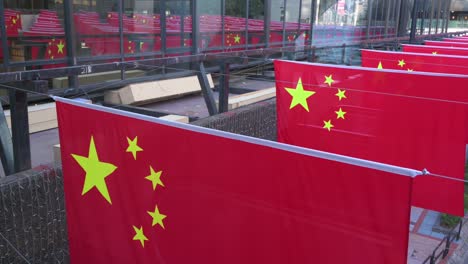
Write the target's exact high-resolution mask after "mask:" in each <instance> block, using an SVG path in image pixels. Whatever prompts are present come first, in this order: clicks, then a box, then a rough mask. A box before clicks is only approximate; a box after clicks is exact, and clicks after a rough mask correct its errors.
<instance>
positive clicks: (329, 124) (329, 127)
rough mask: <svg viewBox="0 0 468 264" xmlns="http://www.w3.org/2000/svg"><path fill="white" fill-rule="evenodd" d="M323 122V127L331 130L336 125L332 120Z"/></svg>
mask: <svg viewBox="0 0 468 264" xmlns="http://www.w3.org/2000/svg"><path fill="white" fill-rule="evenodd" d="M323 123H324V126H323V128H325V129H328V131H331V129H332V127H334V125H333V124H332V122H331V120H328V121H323Z"/></svg>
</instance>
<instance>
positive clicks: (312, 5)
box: [307, 0, 317, 62]
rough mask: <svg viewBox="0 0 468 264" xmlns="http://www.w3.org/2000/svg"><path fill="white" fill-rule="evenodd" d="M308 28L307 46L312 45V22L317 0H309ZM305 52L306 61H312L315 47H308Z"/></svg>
mask: <svg viewBox="0 0 468 264" xmlns="http://www.w3.org/2000/svg"><path fill="white" fill-rule="evenodd" d="M310 10H311V11H310V13H311V16H310V30H309V40H308V42H307V43H308V44H309V45H308V47H313V46H312V45H313V44H314V43H313V34H314V24H315V12H316V10H317V0H311V1H310ZM308 51H309V52H307V61H309V62H312V61H314V58H315V49H308Z"/></svg>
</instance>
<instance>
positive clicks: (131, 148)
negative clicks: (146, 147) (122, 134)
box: [126, 136, 143, 160]
mask: <svg viewBox="0 0 468 264" xmlns="http://www.w3.org/2000/svg"><path fill="white" fill-rule="evenodd" d="M127 143H128V147H127V150H126V152H131V153H132V155H133V158H134V159H135V160H136V158H137V157H136V156H137V152H139V151H143V149H142V148H140V147H139V146H138V136H137V137H135V138H133V139H130V138H129V137H127Z"/></svg>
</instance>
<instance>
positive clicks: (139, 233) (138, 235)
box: [133, 226, 148, 248]
mask: <svg viewBox="0 0 468 264" xmlns="http://www.w3.org/2000/svg"><path fill="white" fill-rule="evenodd" d="M133 230H135V236H134V237H133V240H135V241H136V240H139V241H140V243H141V246H142V247H143V248H144V247H145V241H147V240H148V238H147V237H146V236H145V233H143V227H142V226H140V228H138V227H136V226H133Z"/></svg>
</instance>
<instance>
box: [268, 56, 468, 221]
mask: <svg viewBox="0 0 468 264" xmlns="http://www.w3.org/2000/svg"><path fill="white" fill-rule="evenodd" d="M275 76H276V87H277V92H276V96H277V100H278V105H277V111H278V113H277V115H278V117H277V118H278V141H280V142H284V143H288V144H294V145H298V146H304V147H308V148H313V149H318V150H323V151H328V152H332V153H338V154H342V155H348V156H353V157H358V158H363V159H369V160H374V161H378V162H384V163H388V164H393V165H398V166H403V167H410V168H417V169H423V168H426V169H427V170H429V172H431V173H434V174H440V175H445V176H448V177H452V178H456V179H463V176H464V164H465V141H464V139H465V135H466V132H465V131H466V130H465V123H464V120H465V119H464V118H465V114H464V113H465V112H464V104H461V105H460V104H455V103H449V102H446V100H443V101H441V100H434V99H430V98H429V99H426V98H425V97H430V96H431V95H433V93H434V92H433V91H430V90H431V89H432V90H435V91H440V90H449V88H451V87H452V86H455V85H459V86H460V87H464V89H466V85H465V86H463V85H461V84H463V83H466V81H467V78H457V77H451V76H450V75H440V76H436V75H428V74H408V73H406V72H400V71H379V70H376V69H368V68H360V67H344V66H341V67H340V66H334V65H324V64H309V63H297V62H288V61H275ZM467 77H468V76H467ZM431 87H436V89H433V88H431ZM440 87H446V88H445V89H439V88H440ZM426 90H427V91H428V92H426ZM459 92H462V91H461V90H460V91H459ZM444 93H445V91H443V92H441V93H440V95H439V96H443V95H444ZM465 96H466V95H465ZM463 190H464V186H463V182H460V181H453V180H448V179H445V178H440V177H433V176H424V177H418V178H417V179H416V181H415V187H414V193H413V205H415V206H419V207H425V208H429V209H432V210H437V211H442V212H447V213H450V214H454V215H461V216H462V215H463V213H464V212H463Z"/></svg>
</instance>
